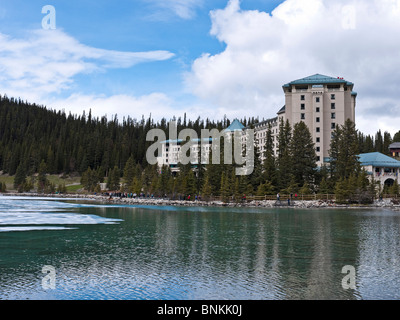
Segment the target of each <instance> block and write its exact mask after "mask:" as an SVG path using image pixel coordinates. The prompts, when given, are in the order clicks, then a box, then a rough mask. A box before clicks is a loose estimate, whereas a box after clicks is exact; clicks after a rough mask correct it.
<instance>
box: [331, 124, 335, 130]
mask: <svg viewBox="0 0 400 320" xmlns="http://www.w3.org/2000/svg"><path fill="white" fill-rule="evenodd" d="M335 128H336V123H334V122H332V124H331V129H332V130H335Z"/></svg>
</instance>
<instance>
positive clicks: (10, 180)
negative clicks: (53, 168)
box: [0, 175, 82, 192]
mask: <svg viewBox="0 0 400 320" xmlns="http://www.w3.org/2000/svg"><path fill="white" fill-rule="evenodd" d="M28 179H29V178H28ZM47 179H48V180H49V181H50V182H51V183H53V184H54V185H55V186H56V187H57V186H58V185H59V184H64V183H65V186H66V187H67V191H68V192H76V191H77V190H79V189H81V188H82V185H81V184H80V182H81V177H69V176H68V177H66V178H65V179H63V178H62V177H60V176H59V175H47ZM0 182H3V183H5V184H6V186H7V191H15V190H14V176H9V175H0Z"/></svg>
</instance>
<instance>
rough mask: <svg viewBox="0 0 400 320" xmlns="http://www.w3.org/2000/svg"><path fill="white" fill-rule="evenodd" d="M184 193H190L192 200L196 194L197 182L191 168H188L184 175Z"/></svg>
mask: <svg viewBox="0 0 400 320" xmlns="http://www.w3.org/2000/svg"><path fill="white" fill-rule="evenodd" d="M185 194H186V195H190V199H191V200H194V199H195V196H196V194H197V184H196V178H195V176H194V172H193V170H189V173H188V174H187V176H186V188H185Z"/></svg>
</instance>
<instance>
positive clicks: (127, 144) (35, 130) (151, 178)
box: [0, 96, 400, 202]
mask: <svg viewBox="0 0 400 320" xmlns="http://www.w3.org/2000/svg"><path fill="white" fill-rule="evenodd" d="M170 120H176V121H177V129H178V132H179V131H180V130H181V129H183V128H190V129H194V130H195V131H196V132H197V134H198V135H199V136H200V135H201V129H213V128H216V129H218V130H220V131H221V130H223V129H224V128H226V127H228V126H229V125H230V120H229V119H227V118H226V117H225V118H224V119H221V120H219V121H215V120H210V119H200V118H198V119H196V120H192V119H187V118H186V115H184V117H183V119H182V118H181V117H179V118H175V117H172V118H171V119H162V120H161V121H157V122H156V121H154V120H153V119H152V118H151V117H148V118H145V117H144V116H142V117H141V118H140V119H137V118H134V117H132V118H131V117H128V118H123V119H118V117H117V116H114V117H112V118H111V119H107V117H105V116H104V117H101V118H98V117H93V116H92V114H91V112H89V114H85V113H83V114H82V115H73V114H71V113H69V114H66V113H65V112H62V111H54V110H49V109H47V108H46V107H44V106H38V105H36V104H31V103H28V102H23V101H21V100H16V99H13V98H8V97H6V96H3V97H0V172H1V173H2V174H3V175H9V176H14V188H15V189H16V190H18V191H21V192H22V191H31V190H37V191H39V192H56V191H58V192H65V191H66V188H65V185H58V186H56V185H52V183H50V182H49V181H48V180H47V175H63V176H69V175H75V176H79V177H80V181H81V184H82V185H83V187H84V188H85V189H86V190H87V191H89V192H100V190H99V183H103V182H104V183H107V187H108V188H109V189H110V190H115V191H117V190H118V191H122V192H130V193H136V194H140V193H144V194H152V195H154V196H169V197H187V195H192V196H193V197H192V198H194V195H201V196H202V197H203V198H204V199H205V198H207V197H211V196H219V197H222V198H223V199H228V198H236V199H239V198H241V197H242V195H243V194H246V195H260V196H261V195H273V194H276V193H277V192H280V193H286V194H290V193H300V194H314V193H321V194H328V193H331V194H332V193H333V194H336V197H337V198H338V199H339V200H340V199H341V200H343V201H348V200H350V201H355V202H357V201H358V202H360V201H364V200H365V199H370V198H371V197H374V196H375V195H376V194H377V192H383V191H384V190H382V188H381V187H380V186H377V185H375V183H373V182H372V183H370V182H369V180H368V179H367V173H366V172H363V171H362V169H361V167H360V165H359V163H358V161H357V157H356V155H357V154H360V153H367V152H375V151H377V152H382V153H384V154H388V147H389V145H390V144H391V143H392V142H395V141H396V142H400V131H399V132H398V133H397V134H396V135H395V136H393V137H392V136H391V135H390V133H388V132H384V133H383V134H382V132H381V131H378V132H377V133H376V135H375V136H369V135H367V136H366V135H363V134H362V133H360V132H358V131H357V130H356V128H355V125H354V123H351V122H350V121H348V122H346V124H345V125H344V126H342V127H337V128H336V130H335V132H334V138H333V139H332V145H331V155H330V156H331V158H332V162H331V165H330V166H329V167H323V168H317V165H316V154H315V145H314V143H313V141H312V138H311V134H310V132H309V130H308V128H307V127H306V126H305V125H304V123H302V122H301V123H298V124H296V125H295V126H294V127H293V128H292V127H291V126H290V125H289V123H288V122H287V123H283V122H281V123H280V133H279V137H278V144H279V148H278V154H277V155H276V156H275V155H274V153H273V141H272V133H271V131H269V132H268V134H267V138H266V139H265V146H264V149H263V150H265V151H264V152H265V154H264V156H265V160H264V161H263V162H261V161H260V159H259V157H258V156H257V155H259V149H258V147H256V148H255V154H256V157H255V163H254V171H253V173H252V174H251V175H250V176H236V175H235V171H234V169H235V165H224V164H220V165H208V166H207V168H205V167H204V166H201V165H200V166H199V167H198V168H197V169H196V170H195V172H194V171H193V170H192V167H191V166H190V165H186V166H184V165H181V166H180V173H179V174H177V175H172V173H171V171H170V170H169V168H167V167H165V168H163V169H162V170H159V168H158V167H157V166H151V165H149V164H148V163H147V161H146V150H147V148H148V147H149V146H150V145H151V144H152V143H153V142H146V135H147V133H148V132H149V130H151V129H161V130H164V132H166V134H167V135H168V122H169V121H170ZM239 120H240V121H241V122H242V123H243V124H244V125H245V126H250V127H251V126H253V125H255V124H256V123H258V122H259V119H258V118H254V117H251V118H248V119H246V118H245V119H239ZM261 121H262V120H261ZM2 191H5V184H4V183H0V192H2ZM385 191H386V192H389V191H391V192H394V193H396V194H397V193H398V186H397V185H395V186H393V187H392V190H385Z"/></svg>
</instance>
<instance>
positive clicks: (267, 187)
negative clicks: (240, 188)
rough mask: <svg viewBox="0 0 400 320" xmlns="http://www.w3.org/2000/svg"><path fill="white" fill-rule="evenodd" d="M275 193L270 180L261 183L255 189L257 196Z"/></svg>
mask: <svg viewBox="0 0 400 320" xmlns="http://www.w3.org/2000/svg"><path fill="white" fill-rule="evenodd" d="M273 194H275V188H274V186H273V185H272V183H271V182H270V181H266V182H265V183H263V184H261V185H260V186H259V187H258V189H257V196H267V195H273Z"/></svg>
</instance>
